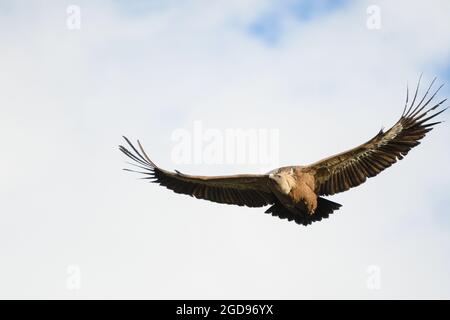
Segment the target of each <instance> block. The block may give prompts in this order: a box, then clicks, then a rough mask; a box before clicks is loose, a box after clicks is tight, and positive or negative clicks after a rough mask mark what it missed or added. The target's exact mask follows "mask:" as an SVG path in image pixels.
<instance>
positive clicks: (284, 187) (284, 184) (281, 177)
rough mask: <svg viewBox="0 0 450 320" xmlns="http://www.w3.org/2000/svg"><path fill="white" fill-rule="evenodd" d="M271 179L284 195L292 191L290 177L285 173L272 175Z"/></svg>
mask: <svg viewBox="0 0 450 320" xmlns="http://www.w3.org/2000/svg"><path fill="white" fill-rule="evenodd" d="M269 179H270V180H272V181H273V182H274V185H275V187H276V188H277V189H278V190H279V191H280V192H281V193H284V194H288V193H289V192H290V191H291V187H292V183H290V181H289V180H290V176H289V175H288V174H287V173H285V172H278V173H271V174H269Z"/></svg>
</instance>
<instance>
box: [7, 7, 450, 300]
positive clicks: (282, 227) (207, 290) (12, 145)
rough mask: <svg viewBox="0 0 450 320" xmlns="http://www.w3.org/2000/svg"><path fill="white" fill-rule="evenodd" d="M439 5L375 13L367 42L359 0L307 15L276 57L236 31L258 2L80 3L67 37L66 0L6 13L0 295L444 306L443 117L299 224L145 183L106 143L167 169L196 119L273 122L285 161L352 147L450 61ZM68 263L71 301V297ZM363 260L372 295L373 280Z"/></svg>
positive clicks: (205, 169) (220, 124)
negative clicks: (373, 268)
mask: <svg viewBox="0 0 450 320" xmlns="http://www.w3.org/2000/svg"><path fill="white" fill-rule="evenodd" d="M434 2H435V3H433V4H429V3H427V4H426V10H424V8H423V7H424V6H425V4H422V3H421V2H417V3H412V2H411V1H408V2H407V1H403V2H401V1H396V2H395V3H393V2H388V1H379V2H378V3H377V4H378V5H379V6H380V7H381V9H382V28H381V30H379V31H373V30H372V31H371V30H368V29H367V28H366V17H367V15H366V7H367V6H368V5H369V4H372V3H369V2H367V3H366V4H364V3H359V4H352V3H349V4H348V5H347V6H346V8H345V9H342V10H336V11H334V12H329V13H326V14H323V15H322V16H318V17H315V18H314V19H312V20H309V21H296V20H295V19H294V18H293V17H292V16H291V15H289V14H286V17H285V20H284V21H283V23H284V26H283V29H282V32H283V33H282V34H281V35H280V37H279V41H278V42H277V43H276V45H267V43H265V42H264V41H262V40H261V39H259V38H257V37H254V36H253V35H252V34H251V33H249V32H248V26H249V25H250V24H251V22H252V21H254V20H255V19H257V18H258V16H259V14H263V13H264V12H265V10H266V9H267V8H268V7H270V5H271V4H270V3H269V2H268V1H262V2H261V1H222V2H218V1H215V2H214V4H212V3H211V2H200V1H193V2H190V3H189V4H186V3H185V4H180V3H178V2H175V1H174V2H170V3H169V4H168V5H165V6H161V7H159V6H156V7H155V8H154V9H153V10H149V11H147V12H139V13H136V11H133V10H131V11H127V10H126V8H123V7H121V6H119V5H118V4H117V3H114V2H106V1H104V2H96V4H93V3H92V2H87V1H79V4H78V5H79V6H80V8H81V10H82V21H81V30H79V31H69V30H67V28H66V20H65V19H66V5H65V4H62V3H56V2H54V3H53V4H51V3H50V2H45V3H44V2H41V3H38V2H36V3H34V4H30V3H29V2H25V1H23V2H21V1H14V2H12V1H11V2H9V3H6V4H5V7H7V8H8V9H7V10H5V11H4V13H2V14H1V19H0V38H1V39H2V41H1V43H0V70H1V73H0V86H1V88H2V94H0V137H1V138H0V142H1V145H2V147H3V150H4V152H3V153H2V157H1V158H0V168H1V169H0V173H1V176H2V179H1V182H0V192H1V194H2V198H3V199H2V213H1V222H0V248H1V251H2V257H3V259H2V260H3V261H4V262H3V263H2V265H1V266H0V271H1V272H0V283H2V286H1V289H0V296H2V297H40V298H42V297H44V298H45V297H62V298H72V297H74V298H75V297H86V298H93V297H96V298H100V297H116V298H118V297H147V298H316V297H324V298H329V297H338V298H349V297H351V298H417V297H425V298H431V297H437V298H439V297H447V298H448V297H449V296H450V279H449V276H448V269H449V267H450V258H449V257H450V256H449V255H448V252H450V251H449V249H450V239H449V237H448V229H449V228H450V226H449V225H442V223H441V220H439V219H438V216H439V214H442V212H437V211H439V210H446V208H445V207H439V206H436V204H435V203H436V201H441V203H444V204H445V202H446V201H447V200H446V199H445V198H443V199H436V197H435V193H434V192H433V190H439V189H440V188H441V187H442V186H448V181H449V177H450V171H449V169H448V166H447V164H448V163H449V160H450V159H449V158H450V157H449V152H448V142H447V140H448V137H449V132H450V129H449V127H448V125H447V124H444V125H441V126H439V127H438V128H437V129H436V130H434V131H433V132H432V133H431V134H430V135H429V136H428V137H427V138H426V139H425V140H424V142H423V144H422V145H421V146H420V147H418V148H417V149H415V150H413V151H412V152H411V154H410V155H408V157H407V158H406V159H405V160H403V161H402V162H401V163H399V164H397V165H395V166H394V167H393V168H391V169H388V171H387V172H385V173H383V174H381V175H380V176H379V177H376V178H374V179H371V180H369V181H368V182H367V183H366V184H365V185H363V186H361V187H360V188H357V189H354V190H351V191H349V192H347V193H344V194H342V195H337V196H336V197H334V199H335V200H336V201H337V202H340V203H342V204H343V205H344V206H343V208H342V209H341V210H340V212H339V213H337V214H335V215H334V216H332V217H331V218H330V219H328V220H327V221H323V222H320V223H316V224H314V225H313V226H310V227H308V228H303V227H301V226H298V225H295V224H293V223H287V222H285V221H280V220H278V219H275V218H272V217H269V216H265V215H264V214H263V211H264V210H263V209H262V208H260V209H245V208H240V207H232V206H223V205H218V204H213V203H209V202H206V201H198V200H194V199H192V198H188V197H183V196H180V195H176V194H173V193H170V192H169V191H167V190H163V189H161V188H158V187H157V186H155V185H147V184H145V183H143V182H142V181H138V180H137V179H134V177H133V176H130V175H129V174H126V173H124V172H121V170H120V168H122V167H123V166H124V158H123V156H122V155H121V154H120V153H119V152H118V150H117V144H119V143H121V140H120V136H121V135H122V134H126V135H129V136H130V137H133V138H140V139H141V140H142V141H143V142H144V144H145V146H146V148H147V149H148V152H149V154H151V155H152V157H153V158H154V159H155V161H156V162H157V163H159V164H160V165H161V166H163V167H167V168H168V169H173V164H171V162H170V155H171V147H172V144H173V142H172V141H171V140H170V137H171V133H172V132H173V131H174V130H176V129H178V128H188V129H189V128H191V127H192V123H193V121H195V120H202V121H203V123H204V124H205V125H207V126H208V127H212V128H217V129H226V128H230V127H232V128H276V129H280V161H281V162H282V163H281V164H304V163H309V162H312V161H315V160H317V159H319V158H320V157H324V156H327V155H330V154H332V153H335V152H339V151H342V150H344V149H346V148H349V147H352V146H354V145H356V144H358V143H361V142H363V141H365V140H366V139H368V138H370V137H371V136H373V135H374V134H375V133H376V132H377V131H378V130H379V129H380V126H382V125H384V126H386V127H387V126H389V125H391V124H392V123H393V122H394V121H395V120H396V117H397V116H398V115H399V114H400V113H401V111H402V105H403V103H404V95H405V86H406V83H405V82H406V80H409V82H410V83H411V84H412V86H413V85H414V82H415V81H416V79H417V76H418V75H419V74H420V72H422V71H423V72H424V73H425V78H426V80H429V79H430V78H431V77H432V76H434V74H435V73H438V72H439V70H441V68H444V67H447V65H446V64H447V61H448V57H449V53H450V42H448V41H446V39H449V38H450V28H448V18H449V12H450V10H448V9H450V8H448V7H449V4H448V2H446V1H434ZM68 4H69V3H67V5H68ZM445 7H447V9H445ZM446 93H447V94H448V93H449V91H448V90H447V91H446ZM444 95H445V92H443V94H442V95H441V96H444ZM446 117H447V115H443V117H442V118H443V119H445V118H446ZM178 169H181V171H187V172H194V173H205V174H208V173H215V174H219V173H232V172H239V171H251V170H252V168H251V167H249V166H237V165H236V166H227V165H224V166H195V165H192V166H182V167H181V168H178ZM70 265H76V266H79V268H80V270H81V275H82V287H81V289H80V290H79V291H68V290H67V289H66V286H65V285H66V276H67V275H66V270H67V267H68V266H70ZM370 265H378V266H380V270H381V277H382V278H381V289H380V290H377V291H370V290H368V289H367V287H366V279H367V273H366V269H367V267H368V266H370Z"/></svg>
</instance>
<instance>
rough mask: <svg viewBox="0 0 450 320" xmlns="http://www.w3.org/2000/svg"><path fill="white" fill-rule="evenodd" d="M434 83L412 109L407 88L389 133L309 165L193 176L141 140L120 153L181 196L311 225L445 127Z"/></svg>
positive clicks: (380, 133) (123, 148)
mask: <svg viewBox="0 0 450 320" xmlns="http://www.w3.org/2000/svg"><path fill="white" fill-rule="evenodd" d="M435 80H436V79H434V80H433V81H432V82H431V84H430V86H429V87H428V90H427V91H426V93H425V95H424V96H423V97H422V98H421V99H420V101H419V98H418V97H417V93H418V89H419V85H420V79H419V82H418V84H417V87H416V90H415V94H414V97H413V99H412V102H411V104H409V105H408V99H409V93H408V90H407V94H406V103H405V107H404V110H403V113H402V116H401V117H400V119H399V120H398V121H397V123H395V124H394V126H393V127H392V128H390V129H389V130H387V131H385V132H384V131H383V130H381V131H380V132H379V133H378V134H377V135H376V136H375V137H373V138H372V139H370V140H369V141H367V142H366V143H364V144H362V145H360V146H358V147H356V148H353V149H351V150H348V151H345V152H342V153H339V154H337V155H334V156H331V157H328V158H326V159H323V160H320V161H317V162H315V163H313V164H310V165H307V166H289V167H282V168H278V169H275V170H272V171H270V172H268V173H266V174H238V175H229V176H194V175H188V174H184V173H181V172H179V171H177V170H175V172H170V171H167V170H164V169H162V168H160V167H158V166H157V165H156V164H155V163H154V162H153V161H152V160H150V158H149V157H148V156H147V154H146V153H145V151H144V149H143V148H142V145H141V144H140V142H139V141H138V142H137V143H138V146H139V149H138V148H136V147H135V146H133V144H132V143H131V142H130V141H129V140H128V139H127V138H126V137H124V139H125V140H126V142H127V143H128V145H129V147H130V149H127V148H126V147H124V146H120V150H121V151H122V152H123V153H124V154H125V155H127V156H128V157H129V158H131V159H132V160H133V161H134V162H135V163H134V165H136V166H138V167H140V168H141V169H143V170H144V171H138V172H140V173H143V174H145V175H147V177H145V179H150V181H152V182H155V183H158V184H160V185H161V186H164V187H166V188H168V189H170V190H172V191H174V192H176V193H182V194H187V195H189V196H192V197H195V198H197V199H205V200H209V201H213V202H218V203H225V204H234V205H238V206H247V207H263V206H267V205H271V207H270V208H268V209H267V210H266V211H265V212H266V213H270V214H272V215H273V216H278V217H279V218H281V219H287V220H289V221H295V222H296V223H298V224H303V225H309V224H311V223H312V222H315V221H320V220H322V219H324V218H327V217H328V216H329V215H330V214H331V213H333V212H334V211H335V210H338V209H339V208H340V207H341V205H340V204H338V203H335V202H332V201H330V200H327V199H325V198H323V197H322V196H329V195H333V194H336V193H339V192H343V191H347V190H348V189H350V188H353V187H356V186H359V185H360V184H362V183H364V182H365V181H366V180H367V178H371V177H374V176H376V175H377V174H379V173H380V172H381V171H383V170H384V169H386V168H388V167H390V166H391V165H392V164H393V163H395V162H397V160H401V159H403V157H404V156H405V155H406V154H407V153H408V152H409V151H410V150H411V149H412V148H413V147H415V146H417V145H419V144H420V142H419V141H420V140H421V139H422V138H423V137H425V134H426V133H427V132H428V131H430V130H432V128H433V126H434V125H436V124H438V123H440V122H431V121H430V120H432V119H433V118H435V117H436V116H437V115H439V114H440V113H442V112H444V111H445V110H446V108H445V109H442V110H438V108H439V107H440V106H441V105H442V104H443V103H444V102H445V101H446V99H444V100H442V101H440V102H438V103H436V104H430V103H432V101H433V98H434V97H435V96H436V94H437V92H438V91H439V89H440V88H441V87H442V86H440V87H439V88H438V89H437V90H436V91H435V92H434V94H432V95H431V97H429V98H428V99H427V96H428V94H429V92H430V89H431V87H432V86H433V83H434V82H435ZM433 111H434V112H433ZM125 170H128V171H134V170H130V169H125ZM135 172H136V171H135Z"/></svg>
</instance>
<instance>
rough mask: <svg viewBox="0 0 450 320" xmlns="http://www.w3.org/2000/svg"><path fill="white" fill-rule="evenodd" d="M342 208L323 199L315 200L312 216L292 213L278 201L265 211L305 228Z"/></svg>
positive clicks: (297, 212) (303, 213)
mask: <svg viewBox="0 0 450 320" xmlns="http://www.w3.org/2000/svg"><path fill="white" fill-rule="evenodd" d="M340 207H342V205H340V204H339V203H336V202H333V201H330V200H327V199H325V198H321V197H319V198H317V209H316V212H314V214H312V215H310V214H308V213H307V212H306V211H302V210H298V211H296V212H292V211H291V210H289V209H287V208H286V207H285V206H283V205H282V204H281V203H279V202H278V201H277V202H275V204H274V205H273V206H271V207H270V208H269V209H267V210H266V213H270V214H271V215H273V216H277V217H279V218H280V219H288V221H292V220H294V221H295V222H296V223H298V224H302V225H304V226H307V225H309V224H311V223H313V222H315V221H320V220H322V219H326V218H328V216H329V215H330V214H332V213H333V211H335V210H339V208H340Z"/></svg>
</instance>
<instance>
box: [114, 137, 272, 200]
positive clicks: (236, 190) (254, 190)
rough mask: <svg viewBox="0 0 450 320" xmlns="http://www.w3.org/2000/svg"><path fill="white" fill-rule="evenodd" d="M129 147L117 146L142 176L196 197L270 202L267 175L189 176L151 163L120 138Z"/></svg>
mask: <svg viewBox="0 0 450 320" xmlns="http://www.w3.org/2000/svg"><path fill="white" fill-rule="evenodd" d="M124 139H125V140H126V142H127V143H128V145H129V146H130V148H131V149H130V150H132V151H130V150H128V149H127V148H125V147H124V146H119V148H120V150H121V151H122V152H123V153H124V154H125V155H127V156H128V157H129V158H130V159H132V160H133V161H134V162H135V163H133V165H135V166H137V167H139V168H141V169H142V170H143V171H135V170H130V169H125V170H128V171H133V172H139V173H143V174H145V175H147V177H144V179H149V180H150V181H152V182H155V183H159V184H160V185H162V186H164V187H166V188H168V189H170V190H173V191H174V192H176V193H182V194H187V195H190V196H193V197H195V198H198V199H205V200H209V201H213V202H218V203H226V204H235V205H238V206H247V207H262V206H265V205H268V204H272V203H273V202H274V201H275V196H274V195H273V194H272V192H271V191H270V189H269V188H268V186H267V183H268V179H269V176H268V175H257V174H240V175H231V176H193V175H187V174H183V173H181V172H178V171H176V172H170V171H167V170H164V169H161V168H159V167H158V166H157V165H155V164H154V163H153V162H152V161H151V160H150V158H149V157H148V156H147V154H146V153H145V151H144V149H143V148H142V146H141V144H140V142H139V141H138V145H139V150H140V151H139V150H138V149H137V148H135V147H134V146H133V144H132V143H131V142H130V140H128V139H127V138H126V137H124Z"/></svg>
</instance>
